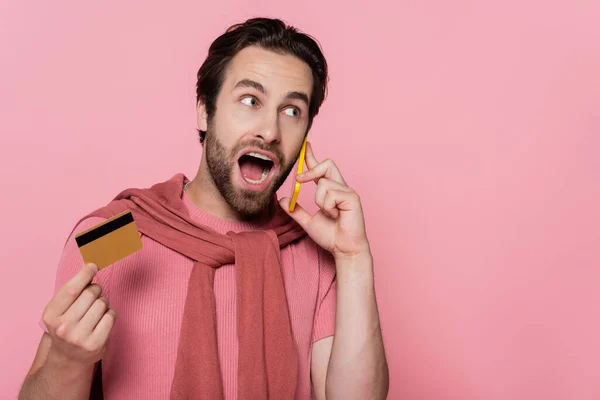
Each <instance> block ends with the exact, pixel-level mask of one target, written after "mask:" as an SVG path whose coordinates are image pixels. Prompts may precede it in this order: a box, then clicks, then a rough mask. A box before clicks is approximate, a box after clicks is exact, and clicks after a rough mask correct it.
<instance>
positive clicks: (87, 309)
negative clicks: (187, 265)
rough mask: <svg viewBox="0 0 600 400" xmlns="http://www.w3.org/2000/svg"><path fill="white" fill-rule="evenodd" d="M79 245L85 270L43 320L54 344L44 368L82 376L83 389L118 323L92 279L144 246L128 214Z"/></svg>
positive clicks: (87, 235) (64, 289)
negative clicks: (49, 367) (48, 367)
mask: <svg viewBox="0 0 600 400" xmlns="http://www.w3.org/2000/svg"><path fill="white" fill-rule="evenodd" d="M75 241H76V242H77V246H78V247H79V251H80V252H81V255H82V257H83V261H84V265H83V267H82V268H81V269H80V270H79V271H78V272H77V274H75V276H73V277H72V278H71V279H70V280H69V281H67V282H66V283H65V284H64V285H63V286H62V287H61V288H60V290H59V291H58V292H57V293H56V295H55V296H54V297H53V298H52V300H51V301H50V302H49V303H48V305H47V306H46V309H45V310H44V314H43V317H42V319H43V322H44V324H45V325H46V328H47V332H48V334H49V336H50V340H51V341H52V346H51V347H50V352H49V353H48V357H47V361H46V362H47V363H49V365H51V366H52V365H57V366H59V367H60V368H62V369H63V370H65V369H67V370H69V371H71V373H72V374H75V375H78V374H79V375H81V382H84V383H85V381H86V379H87V378H86V376H89V374H92V373H93V368H94V365H95V364H96V363H97V362H98V361H100V360H101V359H102V357H103V354H104V352H105V350H106V344H107V341H108V338H109V336H110V333H111V331H112V329H113V327H114V324H115V319H116V314H115V312H114V310H112V309H110V308H109V302H108V299H107V298H106V297H104V296H102V288H101V287H100V285H98V284H97V283H92V282H93V279H94V277H95V276H96V274H97V272H98V271H99V270H101V269H103V268H106V267H107V266H109V265H111V264H114V263H115V262H117V261H119V260H121V259H123V258H125V257H127V256H129V255H131V254H133V253H134V252H136V251H138V250H140V249H141V248H142V241H141V238H140V234H139V231H138V229H137V227H136V225H135V221H134V220H133V215H132V214H131V212H130V211H126V212H123V213H121V214H118V215H116V216H114V217H112V218H110V219H108V220H106V221H104V222H102V223H100V224H98V225H96V226H94V227H92V228H90V229H87V230H85V231H83V232H81V233H79V234H77V235H76V236H75ZM42 340H43V341H44V340H48V339H46V338H42ZM72 389H73V390H74V391H75V392H78V390H79V389H80V390H82V391H86V390H89V387H85V386H82V387H81V388H79V387H78V385H75V386H72Z"/></svg>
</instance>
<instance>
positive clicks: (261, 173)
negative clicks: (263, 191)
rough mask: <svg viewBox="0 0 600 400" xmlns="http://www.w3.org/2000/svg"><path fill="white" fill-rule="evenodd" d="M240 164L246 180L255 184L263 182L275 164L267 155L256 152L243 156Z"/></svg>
mask: <svg viewBox="0 0 600 400" xmlns="http://www.w3.org/2000/svg"><path fill="white" fill-rule="evenodd" d="M238 164H239V165H240V171H241V172H242V176H243V177H244V180H245V181H246V182H248V183H252V184H254V185H259V184H261V183H263V182H264V181H265V180H266V179H267V177H268V176H269V172H271V169H273V166H274V165H275V163H274V162H273V161H272V160H271V159H270V158H269V157H267V156H266V155H264V154H259V153H254V152H251V153H246V154H244V155H243V156H241V157H240V159H239V160H238Z"/></svg>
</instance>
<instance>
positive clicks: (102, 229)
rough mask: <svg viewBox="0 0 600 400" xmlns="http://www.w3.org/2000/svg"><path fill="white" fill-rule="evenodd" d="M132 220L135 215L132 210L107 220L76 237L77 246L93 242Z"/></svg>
mask: <svg viewBox="0 0 600 400" xmlns="http://www.w3.org/2000/svg"><path fill="white" fill-rule="evenodd" d="M132 222H133V215H132V214H131V213H130V212H128V213H127V214H125V215H122V216H120V217H119V218H117V219H113V220H112V221H110V222H107V223H106V224H104V225H102V226H99V227H98V228H96V229H94V230H92V231H90V232H88V233H85V234H83V235H81V236H79V237H77V238H75V240H76V241H77V246H79V247H82V246H85V245H86V244H88V243H91V242H93V241H94V240H96V239H99V238H101V237H102V236H106V235H108V234H109V233H112V232H114V231H116V230H117V229H119V228H122V227H124V226H125V225H127V224H130V223H132Z"/></svg>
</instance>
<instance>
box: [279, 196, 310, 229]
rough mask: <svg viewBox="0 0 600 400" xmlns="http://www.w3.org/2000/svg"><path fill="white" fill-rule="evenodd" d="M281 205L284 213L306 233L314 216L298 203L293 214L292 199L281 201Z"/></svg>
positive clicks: (287, 198)
mask: <svg viewBox="0 0 600 400" xmlns="http://www.w3.org/2000/svg"><path fill="white" fill-rule="evenodd" d="M279 205H281V208H283V209H284V211H285V212H286V213H287V214H288V215H289V216H290V217H292V219H293V220H294V221H296V222H297V223H298V225H300V226H301V227H302V229H304V230H305V231H306V230H307V229H306V228H307V226H308V224H309V223H310V221H311V220H312V216H311V215H310V214H309V213H308V212H307V211H306V210H305V209H304V208H302V206H301V205H300V204H298V203H296V206H295V207H294V211H293V212H292V211H290V198H289V197H284V198H283V199H281V200H279Z"/></svg>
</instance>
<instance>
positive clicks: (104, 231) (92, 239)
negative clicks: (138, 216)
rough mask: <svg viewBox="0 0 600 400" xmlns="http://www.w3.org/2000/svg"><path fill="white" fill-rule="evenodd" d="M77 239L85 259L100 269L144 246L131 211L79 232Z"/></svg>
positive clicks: (87, 262)
mask: <svg viewBox="0 0 600 400" xmlns="http://www.w3.org/2000/svg"><path fill="white" fill-rule="evenodd" d="M75 241H76V242H77V246H78V247H79V251H80V252H81V255H82V257H83V261H84V262H85V263H86V264H95V265H96V266H97V267H98V270H101V269H102V268H106V267H108V266H109V265H111V264H114V263H115V262H117V261H119V260H121V259H123V258H125V257H127V256H129V255H131V254H133V253H135V252H136V251H138V250H140V249H141V248H142V239H141V238H140V233H139V231H138V229H137V226H136V225H135V221H134V220H133V215H132V214H131V211H125V212H122V213H121V214H118V215H115V216H114V217H112V218H110V219H108V220H106V221H104V222H102V223H101V224H98V225H96V226H94V227H92V228H90V229H87V230H85V231H83V232H81V233H79V234H77V235H76V236H75Z"/></svg>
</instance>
